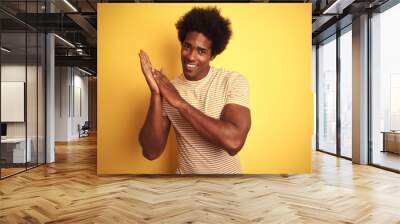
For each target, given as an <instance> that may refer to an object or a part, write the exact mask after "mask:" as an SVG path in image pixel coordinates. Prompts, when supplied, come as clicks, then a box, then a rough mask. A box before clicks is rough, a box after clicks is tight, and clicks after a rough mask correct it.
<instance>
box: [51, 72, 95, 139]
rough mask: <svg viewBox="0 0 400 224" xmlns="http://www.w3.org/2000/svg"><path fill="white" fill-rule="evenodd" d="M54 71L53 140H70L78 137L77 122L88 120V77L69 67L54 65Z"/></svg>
mask: <svg viewBox="0 0 400 224" xmlns="http://www.w3.org/2000/svg"><path fill="white" fill-rule="evenodd" d="M55 73H56V91H55V107H56V108H55V120H56V131H55V140H56V141H70V140H73V139H77V138H79V133H78V124H80V125H81V126H82V125H83V124H84V122H85V121H87V120H88V78H87V77H86V76H83V75H84V74H83V73H82V72H80V71H79V70H77V69H75V68H71V67H56V72H55ZM79 107H81V108H79ZM80 109H81V111H80Z"/></svg>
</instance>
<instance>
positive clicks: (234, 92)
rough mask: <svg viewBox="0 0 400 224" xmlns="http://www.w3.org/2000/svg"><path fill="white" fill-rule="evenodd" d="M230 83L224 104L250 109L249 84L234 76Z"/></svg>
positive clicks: (240, 77)
mask: <svg viewBox="0 0 400 224" xmlns="http://www.w3.org/2000/svg"><path fill="white" fill-rule="evenodd" d="M230 81H231V82H230V85H229V87H228V91H227V95H226V103H225V104H230V103H233V104H238V105H241V106H244V107H247V108H249V109H250V94H249V84H248V82H247V80H246V78H245V77H244V76H242V75H240V74H236V75H235V76H234V77H232V80H230Z"/></svg>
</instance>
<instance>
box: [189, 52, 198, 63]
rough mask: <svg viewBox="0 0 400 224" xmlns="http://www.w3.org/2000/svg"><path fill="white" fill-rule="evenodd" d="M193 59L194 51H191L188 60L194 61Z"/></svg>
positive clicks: (194, 56)
mask: <svg viewBox="0 0 400 224" xmlns="http://www.w3.org/2000/svg"><path fill="white" fill-rule="evenodd" d="M195 58H196V52H195V51H194V50H191V51H190V52H189V55H188V59H189V60H191V61H194V59H195Z"/></svg>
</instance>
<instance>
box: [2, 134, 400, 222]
mask: <svg viewBox="0 0 400 224" xmlns="http://www.w3.org/2000/svg"><path fill="white" fill-rule="evenodd" d="M56 151H57V153H56V158H57V161H56V163H55V164H51V165H46V166H42V167H39V168H36V169H33V170H30V171H28V172H26V173H22V174H19V175H17V176H14V177H10V178H8V179H5V180H2V181H0V223H45V222H47V223H373V224H376V223H385V224H386V223H400V175H398V174H395V173H391V172H387V171H384V170H380V169H377V168H374V167H368V166H358V165H352V164H351V162H350V161H347V160H343V159H337V158H335V157H333V156H330V155H326V154H322V153H315V154H314V162H313V167H314V168H313V173H312V174H304V175H303V174H302V175H289V176H286V177H285V176H280V175H241V176H207V177H204V176H190V177H183V178H182V177H177V176H173V175H171V176H162V175H160V176H110V177H99V176H97V175H96V140H95V138H94V137H91V138H85V139H83V140H81V141H76V142H70V143H69V144H58V145H57V150H56Z"/></svg>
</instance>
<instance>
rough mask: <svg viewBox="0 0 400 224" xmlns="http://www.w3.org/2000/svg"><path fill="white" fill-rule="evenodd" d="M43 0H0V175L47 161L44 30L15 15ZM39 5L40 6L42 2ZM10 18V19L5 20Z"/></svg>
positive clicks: (33, 9)
mask: <svg viewBox="0 0 400 224" xmlns="http://www.w3.org/2000/svg"><path fill="white" fill-rule="evenodd" d="M43 5H44V1H7V2H4V1H1V2H0V7H6V8H8V9H14V10H15V16H14V14H13V13H10V14H7V13H4V12H3V11H0V45H1V57H0V66H1V70H0V71H1V73H0V81H1V86H0V90H1V91H0V92H1V105H0V111H1V115H0V118H1V136H2V137H1V144H0V178H1V179H2V178H5V177H7V176H10V175H13V174H16V173H19V172H22V171H25V170H26V169H29V168H32V167H36V166H37V165H39V164H43V163H45V80H46V79H45V64H46V63H45V59H46V52H45V45H46V39H45V34H44V33H41V32H40V31H39V30H36V28H34V27H32V26H30V25H28V24H25V23H24V22H22V21H21V20H18V19H17V18H16V17H20V16H24V13H26V12H28V13H42V12H44V8H43ZM39 6H40V7H39ZM4 21H7V22H4Z"/></svg>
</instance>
